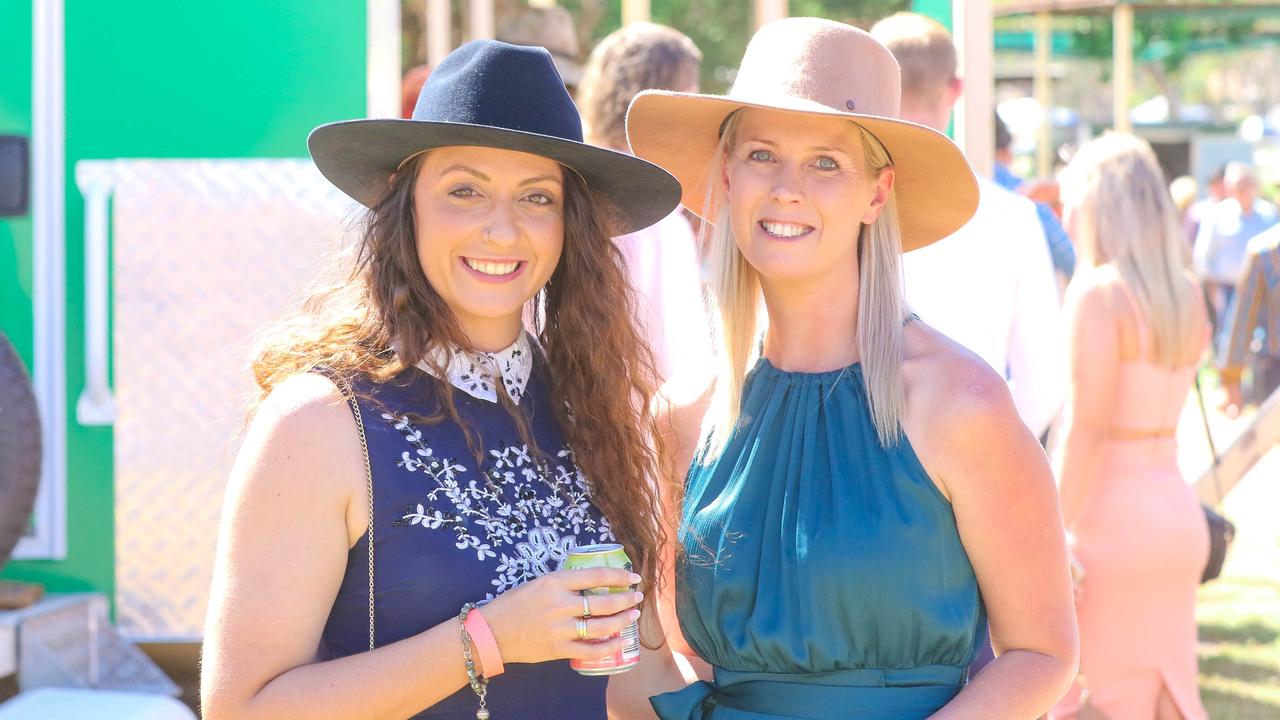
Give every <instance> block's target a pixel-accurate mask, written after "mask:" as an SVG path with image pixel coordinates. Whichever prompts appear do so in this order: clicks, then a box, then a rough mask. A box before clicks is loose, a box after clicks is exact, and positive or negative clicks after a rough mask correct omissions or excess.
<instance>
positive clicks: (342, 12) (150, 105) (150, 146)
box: [0, 0, 366, 596]
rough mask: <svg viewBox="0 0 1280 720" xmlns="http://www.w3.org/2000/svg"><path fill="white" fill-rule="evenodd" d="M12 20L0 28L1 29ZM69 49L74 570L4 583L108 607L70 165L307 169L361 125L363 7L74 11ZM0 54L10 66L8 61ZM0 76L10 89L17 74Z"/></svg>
mask: <svg viewBox="0 0 1280 720" xmlns="http://www.w3.org/2000/svg"><path fill="white" fill-rule="evenodd" d="M15 5H20V6H25V7H26V8H27V13H28V14H29V8H30V3H29V2H18V1H17V0H15V2H8V3H0V8H3V10H0V13H9V12H12V10H10V9H9V8H11V7H12V6H15ZM7 20H8V18H6V17H5V16H4V15H2V14H0V27H7V26H8V23H7V22H6V21H7ZM2 32H3V31H0V33H2ZM29 34H30V33H29V30H28V36H29ZM4 40H7V37H5V36H4V35H3V34H0V42H3V41H4ZM5 44H6V45H7V43H5ZM28 48H29V40H28ZM66 48H67V67H66V91H67V96H66V108H67V122H66V131H67V144H66V148H67V150H66V153H67V278H68V283H67V288H68V292H67V404H68V408H67V415H68V418H69V421H68V428H67V446H68V452H67V558H66V560H64V561H58V562H45V561H30V562H15V563H11V564H10V565H9V567H8V568H6V569H5V571H4V573H3V576H4V577H9V578H14V579H25V580H36V581H39V582H43V583H45V584H46V586H47V587H48V588H49V589H50V590H54V591H69V590H86V589H93V590H100V591H103V592H106V593H108V596H112V595H114V559H115V553H114V550H115V546H114V533H115V517H114V511H113V509H112V508H113V501H114V494H113V488H112V482H113V478H112V429H111V428H109V427H84V426H81V425H79V424H77V423H76V422H75V402H76V399H77V398H78V396H79V393H80V391H81V389H82V388H83V387H84V377H85V368H84V329H83V328H84V287H83V285H84V282H83V277H84V253H83V242H84V241H83V237H84V202H83V199H82V198H81V196H80V193H79V190H78V189H77V188H76V186H75V182H74V177H75V163H76V161H78V160H81V159H100V158H117V157H119V158H200V157H215V158H224V157H305V156H306V137H307V133H308V132H309V131H310V130H311V128H313V127H315V126H316V125H318V124H320V123H323V122H327V121H331V120H339V119H346V118H353V117H361V116H363V115H364V111H365V55H366V52H365V2H364V0H326V1H325V2H315V1H314V0H223V2H217V3H188V2H173V0H131V1H130V2H112V3H107V2H101V1H100V0H66ZM0 52H4V53H6V55H4V56H0V57H3V58H4V59H5V60H8V58H7V53H8V52H9V48H8V47H6V48H5V49H4V50H0ZM27 55H28V59H27V61H26V62H27V64H28V65H29V63H30V60H29V55H30V53H29V50H28V52H27ZM0 67H5V68H6V72H4V73H0V76H6V77H7V76H8V75H9V73H8V72H7V68H8V67H9V65H7V63H6V64H0ZM26 75H27V77H29V76H30V73H29V72H28V73H27V74H26ZM0 82H4V81H3V80H0ZM0 92H5V86H4V85H0ZM0 117H3V115H0ZM0 232H2V231H0ZM3 247H4V246H3V245H2V244H0V253H3V252H4V249H3ZM5 262H6V261H5V259H4V258H3V257H2V256H0V273H9V272H11V271H10V270H9V269H8V268H7V266H6V265H4V263H5ZM3 277H4V275H0V278H3ZM0 292H3V291H0ZM27 293H28V294H27V297H28V298H29V297H30V295H29V291H27ZM0 297H4V296H0ZM26 303H27V310H26V312H27V314H28V317H29V313H30V310H29V308H30V300H29V299H28V300H26ZM5 312H6V313H7V312H8V311H7V310H6V311H5ZM0 320H3V321H4V322H8V316H7V315H0ZM180 401H181V399H180V398H175V402H180ZM174 481H175V482H181V481H182V479H181V478H174Z"/></svg>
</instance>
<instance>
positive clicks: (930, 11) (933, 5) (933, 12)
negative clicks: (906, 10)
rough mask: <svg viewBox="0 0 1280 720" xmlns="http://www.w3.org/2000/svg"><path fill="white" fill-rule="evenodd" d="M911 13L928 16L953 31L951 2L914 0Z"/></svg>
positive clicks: (943, 0) (947, 0) (945, 0)
mask: <svg viewBox="0 0 1280 720" xmlns="http://www.w3.org/2000/svg"><path fill="white" fill-rule="evenodd" d="M911 12H917V13H920V14H921V15H928V16H929V17H931V18H933V19H934V20H937V21H938V22H940V23H942V24H943V26H944V27H946V28H947V29H948V30H950V29H951V0H912V3H911Z"/></svg>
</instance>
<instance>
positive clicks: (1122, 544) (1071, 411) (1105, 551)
mask: <svg viewBox="0 0 1280 720" xmlns="http://www.w3.org/2000/svg"><path fill="white" fill-rule="evenodd" d="M1062 187H1063V200H1064V205H1065V212H1066V215H1065V219H1066V224H1067V228H1068V231H1069V232H1070V233H1071V236H1072V237H1073V238H1075V240H1076V243H1077V245H1078V246H1079V250H1080V256H1081V258H1082V259H1083V260H1084V262H1083V263H1082V267H1081V269H1080V270H1078V271H1077V273H1076V276H1075V278H1074V280H1073V282H1072V284H1071V287H1070V289H1069V290H1068V311H1067V316H1068V321H1069V333H1070V353H1071V392H1070V395H1069V398H1068V404H1067V416H1066V423H1065V436H1064V440H1063V443H1062V447H1061V452H1060V454H1059V456H1058V458H1057V460H1058V463H1057V466H1058V467H1057V471H1058V480H1059V491H1060V493H1061V498H1062V512H1063V518H1064V520H1065V522H1066V525H1067V529H1068V531H1069V532H1071V533H1073V534H1074V553H1075V557H1076V559H1077V560H1078V561H1079V565H1080V567H1081V568H1082V569H1083V574H1082V577H1081V578H1080V580H1079V585H1078V596H1077V612H1078V614H1079V622H1080V675H1079V677H1078V678H1077V681H1076V683H1075V684H1074V685H1073V686H1072V689H1071V691H1070V692H1068V693H1067V695H1066V697H1065V698H1063V699H1062V701H1061V702H1060V703H1059V704H1058V706H1057V708H1056V710H1055V717H1057V718H1071V717H1077V716H1078V717H1081V718H1086V717H1087V718H1098V717H1104V718H1110V719H1111V720H1149V719H1151V718H1158V719H1160V720H1164V719H1166V718H1185V719H1186V720H1201V719H1203V718H1205V717H1206V716H1205V711H1204V707H1203V706H1202V705H1201V703H1200V694H1199V690H1198V688H1197V685H1196V683H1197V677H1196V675H1197V673H1196V624H1195V602H1196V586H1197V584H1198V582H1199V579H1200V574H1201V571H1202V570H1203V569H1204V566H1205V562H1206V559H1207V558H1208V553H1209V537H1208V531H1207V529H1206V524H1205V520H1204V515H1203V513H1202V511H1201V509H1200V506H1199V504H1198V503H1197V501H1196V498H1195V495H1194V493H1193V492H1192V490H1191V488H1190V486H1189V485H1188V484H1187V482H1186V480H1185V479H1184V478H1183V477H1182V475H1181V473H1179V471H1178V465H1177V441H1176V436H1175V430H1176V427H1177V424H1178V416H1179V414H1180V413H1181V411H1182V407H1183V404H1184V403H1185V401H1186V398H1187V392H1188V390H1189V389H1190V387H1191V384H1192V381H1193V376H1194V374H1195V371H1196V366H1197V362H1198V360H1199V358H1200V355H1201V353H1202V351H1203V350H1204V347H1205V344H1206V342H1207V341H1208V337H1209V335H1208V333H1209V325H1208V320H1207V317H1206V313H1205V310H1204V306H1203V304H1202V303H1201V302H1200V301H1199V288H1198V286H1197V283H1196V280H1195V278H1194V277H1193V276H1192V275H1191V274H1190V272H1189V270H1188V264H1189V262H1188V261H1189V258H1188V257H1187V252H1186V248H1185V242H1184V241H1183V239H1182V231H1181V229H1180V228H1179V226H1178V224H1177V219H1176V216H1175V213H1174V210H1173V203H1172V200H1171V199H1170V197H1169V194H1168V191H1167V190H1166V189H1165V188H1166V187H1167V185H1166V183H1165V181H1164V177H1163V174H1162V173H1161V171H1160V167H1159V165H1157V163H1156V159H1155V155H1154V153H1152V151H1151V148H1150V146H1148V145H1147V144H1146V142H1144V141H1143V140H1140V139H1137V138H1135V137H1133V136H1130V135H1122V134H1115V133H1109V134H1107V135H1105V136H1103V137H1101V138H1099V139H1097V140H1093V141H1091V142H1089V143H1088V144H1086V145H1084V146H1083V147H1082V148H1081V149H1080V151H1079V152H1078V153H1077V155H1076V156H1075V158H1073V160H1072V162H1071V164H1070V166H1068V168H1067V169H1066V170H1065V171H1064V172H1063V177H1062Z"/></svg>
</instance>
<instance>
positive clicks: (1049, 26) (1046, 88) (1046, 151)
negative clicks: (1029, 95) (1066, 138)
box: [1035, 10, 1053, 177]
mask: <svg viewBox="0 0 1280 720" xmlns="http://www.w3.org/2000/svg"><path fill="white" fill-rule="evenodd" d="M1052 21H1053V15H1051V14H1050V13H1049V12H1048V11H1047V10H1041V11H1040V12H1038V13H1036V71H1035V72H1036V74H1035V95H1036V104H1037V105H1039V106H1040V111H1041V112H1042V113H1044V117H1043V118H1042V119H1041V121H1040V127H1039V129H1037V130H1036V177H1048V176H1049V174H1050V173H1051V172H1053V147H1052V143H1053V120H1052V118H1051V117H1050V116H1051V115H1052V114H1053V95H1052V93H1051V91H1052V86H1051V85H1050V82H1049V58H1050V56H1051V55H1052V54H1053V22H1052Z"/></svg>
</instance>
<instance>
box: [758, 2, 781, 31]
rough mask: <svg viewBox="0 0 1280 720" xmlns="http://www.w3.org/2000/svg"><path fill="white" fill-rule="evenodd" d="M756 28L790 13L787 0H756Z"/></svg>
mask: <svg viewBox="0 0 1280 720" xmlns="http://www.w3.org/2000/svg"><path fill="white" fill-rule="evenodd" d="M755 3H756V5H755V7H756V28H759V27H760V26H761V25H764V24H766V23H771V22H773V21H774V20H781V19H782V18H784V17H786V16H787V14H788V10H787V0H755Z"/></svg>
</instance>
